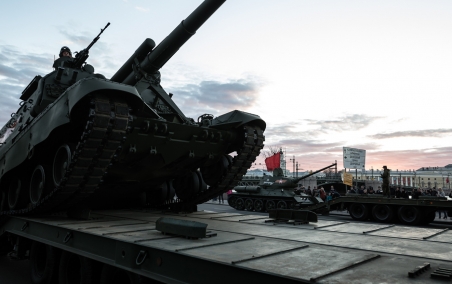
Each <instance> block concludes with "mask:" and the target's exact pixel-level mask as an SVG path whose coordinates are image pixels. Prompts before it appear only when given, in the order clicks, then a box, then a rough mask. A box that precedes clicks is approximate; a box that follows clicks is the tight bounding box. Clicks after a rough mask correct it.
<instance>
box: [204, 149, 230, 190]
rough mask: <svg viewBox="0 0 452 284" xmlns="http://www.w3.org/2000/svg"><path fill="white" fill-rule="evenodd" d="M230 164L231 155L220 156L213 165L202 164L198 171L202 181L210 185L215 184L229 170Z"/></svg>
mask: <svg viewBox="0 0 452 284" xmlns="http://www.w3.org/2000/svg"><path fill="white" fill-rule="evenodd" d="M231 164H232V157H231V156H229V155H223V156H221V158H220V160H218V161H217V162H216V163H214V164H213V165H209V166H203V167H201V169H200V171H201V173H202V176H203V178H204V181H205V182H206V183H207V184H208V185H210V186H214V185H216V184H217V183H218V182H219V181H220V180H221V179H222V178H223V176H225V175H226V174H227V172H228V170H229V166H230V165H231Z"/></svg>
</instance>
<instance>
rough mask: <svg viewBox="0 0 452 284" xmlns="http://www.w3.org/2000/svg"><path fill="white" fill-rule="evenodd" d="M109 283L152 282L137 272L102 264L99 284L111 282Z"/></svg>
mask: <svg viewBox="0 0 452 284" xmlns="http://www.w3.org/2000/svg"><path fill="white" fill-rule="evenodd" d="M111 283H121V284H143V283H152V282H151V281H148V279H147V278H144V277H142V276H140V275H138V274H135V273H132V272H129V271H126V270H123V269H120V268H117V267H114V266H111V265H108V264H104V266H103V268H102V272H101V274H100V284H111Z"/></svg>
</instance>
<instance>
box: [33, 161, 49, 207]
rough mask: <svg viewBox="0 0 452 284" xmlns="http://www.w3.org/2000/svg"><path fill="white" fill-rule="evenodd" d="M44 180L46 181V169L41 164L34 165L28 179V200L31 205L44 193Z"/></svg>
mask: <svg viewBox="0 0 452 284" xmlns="http://www.w3.org/2000/svg"><path fill="white" fill-rule="evenodd" d="M46 182H48V181H47V179H46V170H45V169H44V167H43V166H41V165H38V166H36V168H35V169H34V170H33V172H32V174H31V180H30V202H31V204H32V205H36V204H37V203H38V202H39V201H40V200H41V197H42V196H43V194H44V193H45V188H46Z"/></svg>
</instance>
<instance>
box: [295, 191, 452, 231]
mask: <svg viewBox="0 0 452 284" xmlns="http://www.w3.org/2000/svg"><path fill="white" fill-rule="evenodd" d="M303 209H304V210H311V211H314V212H318V213H328V212H329V211H331V210H348V212H349V214H350V216H351V217H352V218H353V219H355V220H358V221H365V220H368V219H372V220H373V221H376V222H385V223H390V222H394V221H397V220H398V221H400V222H402V223H403V224H407V225H426V224H428V223H431V222H433V220H434V219H435V214H436V212H437V211H446V212H448V215H449V216H452V201H450V200H448V199H447V198H446V197H432V196H420V197H419V199H408V198H388V197H384V196H382V195H377V194H372V195H359V194H347V195H346V196H343V197H338V198H335V199H333V200H330V201H327V202H320V203H317V204H314V205H310V206H307V207H305V208H303Z"/></svg>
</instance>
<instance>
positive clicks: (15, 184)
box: [8, 177, 23, 210]
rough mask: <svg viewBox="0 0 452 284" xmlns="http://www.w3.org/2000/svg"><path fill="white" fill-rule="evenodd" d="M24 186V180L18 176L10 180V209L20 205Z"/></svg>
mask: <svg viewBox="0 0 452 284" xmlns="http://www.w3.org/2000/svg"><path fill="white" fill-rule="evenodd" d="M22 187H23V186H22V181H21V180H20V179H19V178H18V177H15V178H13V179H12V180H11V181H10V183H9V186H8V207H9V209H10V210H14V209H16V208H17V207H18V205H19V203H20V200H21V196H20V194H21V193H22V192H21V189H22Z"/></svg>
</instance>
